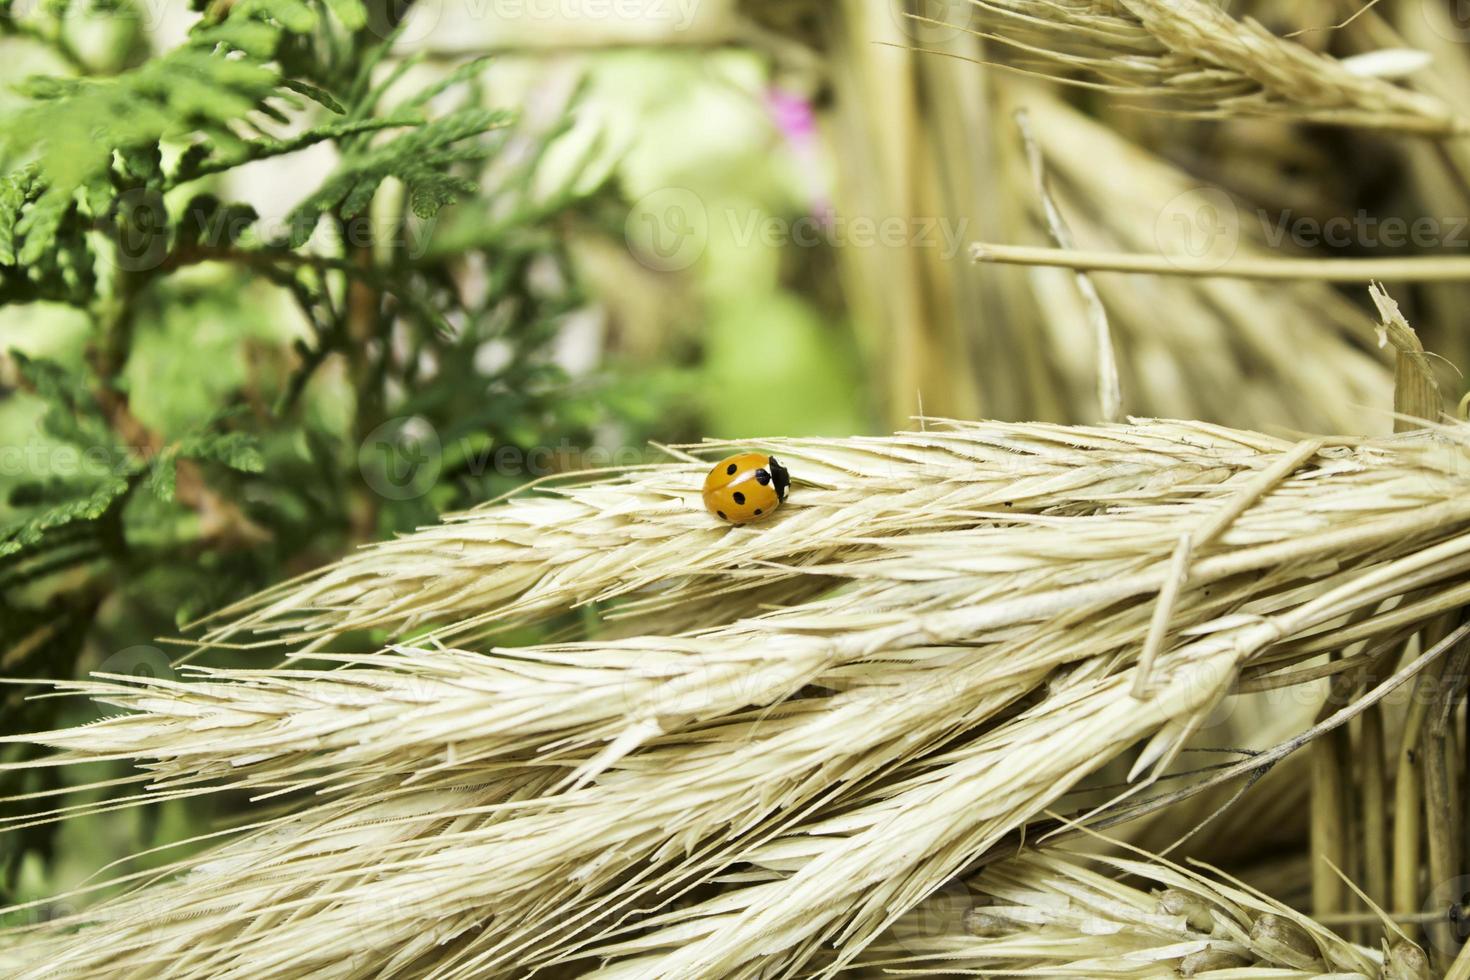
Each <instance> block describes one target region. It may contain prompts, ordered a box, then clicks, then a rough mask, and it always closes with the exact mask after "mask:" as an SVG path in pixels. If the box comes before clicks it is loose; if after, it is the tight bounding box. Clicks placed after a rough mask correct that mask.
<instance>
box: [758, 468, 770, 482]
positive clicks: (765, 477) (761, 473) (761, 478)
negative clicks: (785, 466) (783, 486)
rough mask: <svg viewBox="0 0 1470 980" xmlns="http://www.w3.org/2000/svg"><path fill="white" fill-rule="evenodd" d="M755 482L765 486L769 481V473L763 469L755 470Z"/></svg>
mask: <svg viewBox="0 0 1470 980" xmlns="http://www.w3.org/2000/svg"><path fill="white" fill-rule="evenodd" d="M755 482H756V483H759V484H760V485H761V486H765V485H766V484H767V483H770V482H771V474H769V473H767V472H766V471H765V470H756V471H755Z"/></svg>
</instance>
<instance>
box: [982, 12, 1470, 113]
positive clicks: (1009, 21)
mask: <svg viewBox="0 0 1470 980" xmlns="http://www.w3.org/2000/svg"><path fill="white" fill-rule="evenodd" d="M971 2H972V4H973V8H974V12H975V14H976V17H977V19H978V20H979V22H980V24H981V25H982V26H981V29H980V30H978V31H975V33H977V34H978V35H980V36H981V37H984V38H986V39H988V40H992V41H995V42H998V43H1000V44H1003V45H1005V46H1007V47H1009V48H1011V49H1012V50H1013V51H1015V52H1017V58H1018V66H1019V67H1023V68H1032V67H1033V66H1034V70H1037V71H1040V72H1042V73H1044V74H1047V75H1048V76H1050V77H1053V78H1058V79H1061V80H1064V81H1068V82H1072V83H1074V84H1078V85H1084V86H1087V87H1090V88H1095V89H1100V90H1103V91H1106V92H1109V93H1112V94H1115V95H1119V96H1126V97H1136V98H1141V99H1144V100H1146V101H1147V103H1149V104H1152V105H1155V106H1159V107H1163V108H1165V109H1168V110H1170V111H1174V112H1177V113H1179V114H1182V115H1188V116H1193V117H1197V118H1212V119H1219V118H1228V117H1231V116H1255V117H1263V118H1269V119H1275V120H1281V121H1287V122H1310V123H1320V124H1326V125H1334V126H1352V127H1358V128H1362V129H1381V130H1388V131H1392V132H1399V133H1410V134H1417V135H1425V136H1435V137H1446V136H1453V135H1459V134H1463V133H1465V132H1466V131H1467V130H1466V123H1465V120H1464V119H1462V118H1461V117H1459V116H1458V115H1456V114H1455V113H1454V112H1452V111H1451V110H1450V108H1449V107H1448V106H1447V105H1446V104H1445V103H1443V102H1441V101H1440V100H1439V99H1436V98H1434V97H1432V96H1428V95H1424V94H1421V93H1418V92H1414V91H1410V90H1408V89H1405V88H1402V87H1400V86H1398V85H1396V84H1394V83H1392V82H1390V81H1387V80H1385V79H1384V78H1381V77H1378V75H1379V74H1380V73H1383V72H1388V73H1391V74H1392V73H1397V72H1396V69H1397V68H1399V67H1402V66H1420V67H1422V59H1419V58H1417V57H1414V56H1412V55H1408V56H1407V58H1406V57H1399V56H1397V54H1396V53H1384V52H1379V53H1378V56H1377V57H1374V58H1359V59H1356V60H1351V61H1339V60H1337V59H1334V58H1332V57H1329V56H1327V55H1325V54H1319V53H1317V52H1315V51H1312V50H1310V49H1309V48H1307V47H1304V46H1303V45H1301V44H1298V43H1296V42H1295V41H1292V40H1288V39H1285V38H1281V37H1277V36H1276V35H1274V34H1272V33H1271V32H1270V31H1268V30H1266V29H1265V28H1264V27H1262V26H1261V25H1260V24H1259V23H1257V22H1256V21H1254V20H1252V19H1250V18H1245V19H1242V20H1237V19H1235V18H1234V17H1232V16H1230V15H1229V14H1228V13H1226V12H1225V11H1223V10H1221V9H1220V7H1219V6H1217V5H1215V4H1213V3H1209V2H1206V0H1102V2H1099V0H971ZM1385 54H1387V56H1386V57H1385ZM1398 54H1401V53H1398Z"/></svg>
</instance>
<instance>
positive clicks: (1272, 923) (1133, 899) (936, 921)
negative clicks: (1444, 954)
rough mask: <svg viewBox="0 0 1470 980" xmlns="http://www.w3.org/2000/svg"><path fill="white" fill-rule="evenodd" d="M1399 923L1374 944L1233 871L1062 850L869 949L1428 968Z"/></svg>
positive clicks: (1013, 965) (925, 954) (892, 956)
mask: <svg viewBox="0 0 1470 980" xmlns="http://www.w3.org/2000/svg"><path fill="white" fill-rule="evenodd" d="M1093 864H1100V865H1101V866H1102V869H1101V870H1094V869H1093V868H1092V867H1091V866H1090V865H1093ZM1124 878H1132V879H1134V880H1136V881H1138V882H1139V883H1140V884H1139V885H1134V884H1127V883H1125V882H1124V881H1123V879H1124ZM1140 885H1144V886H1147V887H1140ZM1391 929H1392V927H1390V937H1391V939H1390V945H1389V946H1388V949H1387V950H1386V951H1384V950H1378V949H1367V948H1364V947H1361V946H1356V945H1354V944H1352V943H1349V942H1347V941H1346V940H1344V939H1343V938H1341V937H1340V936H1338V935H1336V934H1335V933H1333V932H1331V931H1329V930H1327V929H1324V928H1322V926H1320V925H1319V924H1318V923H1316V922H1315V921H1313V920H1312V919H1311V918H1309V917H1307V916H1305V915H1302V914H1301V913H1300V912H1298V911H1296V910H1294V909H1292V908H1289V907H1288V906H1286V905H1283V904H1282V903H1280V902H1277V901H1274V900H1273V899H1271V898H1270V897H1268V896H1265V895H1262V894H1261V893H1259V892H1257V891H1255V890H1253V889H1250V888H1248V887H1245V886H1243V885H1242V884H1240V883H1239V882H1232V881H1230V880H1229V879H1228V878H1226V877H1225V876H1223V875H1214V876H1211V875H1206V874H1202V873H1200V872H1198V871H1196V870H1193V869H1189V868H1185V867H1181V866H1178V865H1171V864H1168V863H1166V862H1161V861H1157V860H1154V859H1151V858H1150V857H1148V856H1146V855H1145V856H1144V857H1143V858H1141V859H1140V858H1122V857H1095V858H1085V857H1079V856H1077V855H1072V854H1067V853H1065V852H1061V851H1056V850H1053V851H1049V852H1042V853H1031V854H1026V855H1023V856H1021V857H1018V858H1015V859H1012V860H1009V861H1004V862H1001V863H999V864H996V865H994V866H992V867H990V868H988V869H986V871H985V872H984V873H983V874H982V875H980V876H979V877H977V878H976V879H975V880H973V881H972V882H969V883H968V886H967V887H954V888H950V889H947V890H946V891H943V892H940V893H938V894H937V895H935V896H934V897H932V898H930V899H928V900H926V901H925V902H924V903H921V905H920V906H919V907H917V908H915V909H914V910H913V911H912V912H910V913H908V914H907V915H905V916H904V918H903V919H900V920H899V922H898V923H897V924H896V926H895V928H894V930H893V933H892V935H891V936H890V937H886V938H885V940H884V941H883V942H882V943H880V944H875V945H874V946H873V947H872V948H871V949H870V950H869V951H868V954H867V955H866V956H865V957H864V959H865V961H866V962H867V964H868V965H870V966H872V967H884V968H886V969H885V970H884V972H885V973H890V974H891V973H898V974H916V973H925V972H929V971H937V972H942V973H945V974H950V973H959V974H963V975H983V976H994V975H1006V976H1011V975H1015V974H1018V973H1024V974H1025V975H1027V976H1052V977H1177V976H1186V977H1193V976H1209V977H1221V978H1224V977H1230V978H1232V980H1253V978H1261V980H1265V978H1268V977H1283V976H1292V977H1317V976H1333V977H1349V976H1351V977H1377V976H1380V975H1383V976H1388V977H1393V978H1403V980H1408V978H1410V977H1426V978H1427V977H1428V976H1429V964H1428V958H1427V957H1426V956H1425V954H1424V951H1423V950H1422V949H1421V948H1420V947H1419V946H1417V945H1416V944H1414V943H1413V942H1411V941H1409V940H1408V939H1407V938H1406V937H1404V936H1402V935H1399V934H1397V933H1394V932H1392V931H1391ZM924 968H927V970H926V969H924Z"/></svg>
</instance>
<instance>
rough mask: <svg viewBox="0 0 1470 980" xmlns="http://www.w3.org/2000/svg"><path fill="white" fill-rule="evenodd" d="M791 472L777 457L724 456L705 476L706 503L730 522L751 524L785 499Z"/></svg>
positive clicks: (769, 513) (717, 514)
mask: <svg viewBox="0 0 1470 980" xmlns="http://www.w3.org/2000/svg"><path fill="white" fill-rule="evenodd" d="M789 486H791V475H790V474H789V473H787V472H786V467H784V466H782V465H781V464H780V463H778V462H776V457H774V456H767V455H766V454H765V453H737V454H736V455H734V456H731V457H729V458H728V459H722V460H720V461H719V462H718V463H716V464H715V466H714V469H712V470H710V471H709V476H707V477H705V478H704V505H705V507H707V508H709V512H710V513H711V514H713V515H715V516H716V517H718V518H719V519H720V520H722V521H729V522H730V523H731V524H749V523H750V522H751V521H758V520H760V519H761V518H763V517H769V516H771V514H772V512H774V511H775V509H776V508H777V507H780V506H781V501H783V500H785V499H786V488H787V487H789Z"/></svg>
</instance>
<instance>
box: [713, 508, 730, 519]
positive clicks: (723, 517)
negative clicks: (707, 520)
mask: <svg viewBox="0 0 1470 980" xmlns="http://www.w3.org/2000/svg"><path fill="white" fill-rule="evenodd" d="M715 514H716V515H717V516H718V517H719V518H720V520H722V521H728V520H729V519H730V518H728V517H726V516H725V512H724V511H722V510H717V511H715Z"/></svg>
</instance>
